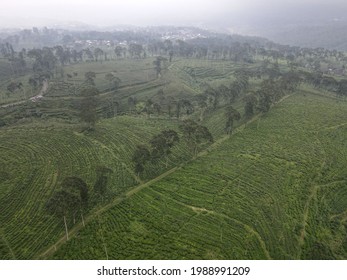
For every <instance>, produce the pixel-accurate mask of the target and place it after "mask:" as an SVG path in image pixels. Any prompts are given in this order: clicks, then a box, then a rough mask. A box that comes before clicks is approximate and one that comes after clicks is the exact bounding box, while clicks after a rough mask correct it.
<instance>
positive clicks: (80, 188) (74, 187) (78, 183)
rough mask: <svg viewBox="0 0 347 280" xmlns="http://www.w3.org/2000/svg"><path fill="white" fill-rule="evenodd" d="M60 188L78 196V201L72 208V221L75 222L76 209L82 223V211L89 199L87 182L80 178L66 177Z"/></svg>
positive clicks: (86, 206)
mask: <svg viewBox="0 0 347 280" xmlns="http://www.w3.org/2000/svg"><path fill="white" fill-rule="evenodd" d="M62 189H63V190H64V191H66V192H69V193H70V194H72V195H74V196H77V197H78V201H77V203H76V204H75V205H74V207H75V208H74V209H73V208H72V211H73V216H74V217H73V218H74V223H75V213H76V211H78V210H79V211H80V213H81V218H82V222H83V225H84V218H83V213H84V211H85V210H86V209H87V208H88V199H89V194H88V186H87V184H86V183H85V182H84V181H83V180H82V179H81V178H78V177H66V178H65V179H64V180H63V183H62Z"/></svg>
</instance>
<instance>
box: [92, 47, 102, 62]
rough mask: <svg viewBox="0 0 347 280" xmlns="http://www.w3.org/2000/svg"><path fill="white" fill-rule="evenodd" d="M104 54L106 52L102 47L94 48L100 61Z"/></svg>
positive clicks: (96, 58) (96, 57)
mask: <svg viewBox="0 0 347 280" xmlns="http://www.w3.org/2000/svg"><path fill="white" fill-rule="evenodd" d="M103 54H104V51H103V50H102V49H100V48H96V49H95V50H94V56H95V60H96V61H98V59H99V57H102V55H103ZM100 62H102V61H101V60H100Z"/></svg>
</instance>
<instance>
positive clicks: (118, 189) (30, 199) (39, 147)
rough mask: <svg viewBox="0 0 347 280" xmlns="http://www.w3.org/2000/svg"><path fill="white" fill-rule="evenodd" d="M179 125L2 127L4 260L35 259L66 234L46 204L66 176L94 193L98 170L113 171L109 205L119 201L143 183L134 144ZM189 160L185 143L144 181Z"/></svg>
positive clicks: (123, 122) (131, 121)
mask: <svg viewBox="0 0 347 280" xmlns="http://www.w3.org/2000/svg"><path fill="white" fill-rule="evenodd" d="M176 126H177V124H176V123H175V122H174V121H170V122H168V121H166V120H152V119H140V118H134V117H117V118H115V119H109V120H104V121H102V122H101V123H99V124H98V126H97V129H96V130H95V131H93V132H89V133H86V132H85V133H79V132H78V127H76V126H74V125H70V126H69V125H67V124H60V125H59V124H58V123H53V122H52V123H49V122H47V123H43V122H41V123H38V124H33V125H23V126H14V127H9V128H2V129H1V133H0V212H1V215H0V259H30V258H33V257H34V256H35V255H36V254H37V253H38V252H40V251H41V250H42V249H43V248H45V247H47V246H49V245H51V244H52V241H54V240H57V239H58V237H59V236H60V235H61V234H62V233H63V230H64V227H63V221H62V220H60V219H56V218H54V217H52V216H51V215H49V214H47V211H46V209H45V205H46V203H47V201H48V199H49V198H50V197H51V196H52V194H53V192H54V191H55V190H57V189H59V188H60V185H61V182H62V181H63V180H64V178H66V177H68V176H77V177H80V178H82V179H83V180H84V181H85V182H86V183H87V184H88V186H89V191H90V192H91V191H92V189H93V185H94V183H95V180H96V169H97V168H98V166H105V167H107V168H109V169H111V170H112V174H111V175H110V178H109V180H108V182H109V183H108V194H107V196H106V198H105V201H107V199H109V197H119V196H121V195H122V194H123V193H124V192H125V191H126V190H128V189H129V188H130V187H132V186H134V185H137V184H139V183H140V182H141V179H140V178H139V177H138V176H136V174H134V173H133V166H132V163H131V157H132V154H133V151H134V149H135V146H136V145H138V144H139V143H143V142H144V141H148V140H149V139H150V138H151V137H152V136H153V135H154V134H156V133H159V132H160V131H161V130H162V129H164V128H176ZM185 157H187V150H186V148H185V145H184V143H181V144H180V145H178V146H177V147H175V148H174V149H173V153H172V154H171V155H170V157H169V160H168V161H167V167H166V164H163V162H158V163H157V164H156V165H155V166H152V168H150V169H148V170H151V171H148V172H146V173H145V174H144V175H143V177H142V179H145V178H147V177H153V176H157V175H158V174H160V173H162V172H164V171H165V169H166V168H172V167H173V166H175V165H177V164H179V163H180V162H181V161H182V160H184V159H185ZM165 163H166V161H165ZM79 221H80V218H78V219H77V222H79ZM72 226H73V222H72V220H71V221H70V224H69V227H72Z"/></svg>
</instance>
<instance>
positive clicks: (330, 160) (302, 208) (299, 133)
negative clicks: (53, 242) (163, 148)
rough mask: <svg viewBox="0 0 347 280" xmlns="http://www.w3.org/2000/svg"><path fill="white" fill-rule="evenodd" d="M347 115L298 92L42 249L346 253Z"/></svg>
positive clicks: (78, 254)
mask: <svg viewBox="0 0 347 280" xmlns="http://www.w3.org/2000/svg"><path fill="white" fill-rule="evenodd" d="M346 114H347V105H346V103H345V102H337V101H336V100H334V99H329V98H325V97H322V96H318V95H314V94H310V93H308V92H305V94H303V92H298V93H297V94H295V95H293V96H291V97H289V98H287V99H286V100H284V101H283V102H282V103H280V104H279V105H277V106H276V107H275V108H273V109H272V111H270V112H269V113H268V114H266V115H264V116H262V117H261V118H259V119H257V120H255V121H253V122H252V123H250V124H247V126H246V127H244V128H243V127H241V128H240V129H239V130H238V131H237V133H235V134H234V135H232V136H231V137H230V138H227V139H226V140H225V141H220V142H219V143H217V144H216V145H215V148H214V149H212V151H210V152H209V153H207V154H205V155H202V156H200V157H198V158H197V159H196V160H195V161H193V162H191V163H190V164H186V165H184V166H183V167H181V168H179V169H178V170H176V171H175V172H173V173H172V174H170V175H168V176H166V177H165V178H163V179H161V180H160V181H155V182H153V183H152V184H149V185H146V186H145V187H144V188H143V189H142V190H140V191H138V192H133V193H129V194H128V196H127V197H126V199H124V200H118V201H115V202H114V203H113V204H112V205H111V206H110V207H107V208H105V211H103V210H102V209H101V210H100V211H99V212H98V213H97V215H95V216H94V218H93V219H92V220H91V221H90V223H88V225H87V226H86V227H85V228H83V229H81V230H80V231H79V232H78V234H77V235H76V236H75V237H74V238H73V239H71V240H70V241H68V242H67V243H65V244H64V245H63V246H61V247H60V248H59V249H58V251H56V252H55V253H54V255H53V256H52V255H46V256H44V257H49V258H51V257H53V258H55V259H106V258H109V259H270V258H271V259H316V258H317V259H322V258H323V259H324V258H336V259H346V257H347V240H346V236H347V235H346V234H347V224H346V217H347V216H346V208H347V197H346V184H347V181H346V180H347V177H346V175H347V174H346V169H345V167H346V164H347V162H346V161H347V146H346V142H345V141H346V137H347V129H346V125H347V123H346Z"/></svg>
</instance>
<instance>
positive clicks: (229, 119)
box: [225, 105, 241, 134]
mask: <svg viewBox="0 0 347 280" xmlns="http://www.w3.org/2000/svg"><path fill="white" fill-rule="evenodd" d="M225 117H226V122H225V131H226V133H227V134H231V132H232V129H233V125H234V121H235V120H237V121H238V120H240V119H241V114H240V113H239V112H238V111H237V110H236V109H235V108H234V107H233V106H231V105H229V106H228V107H226V110H225Z"/></svg>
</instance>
